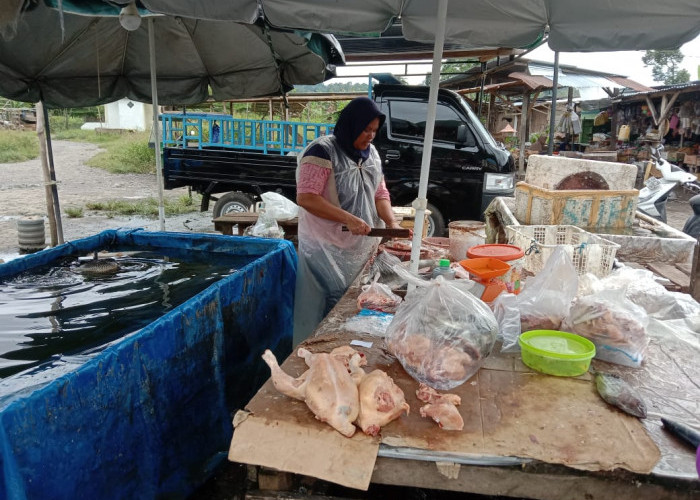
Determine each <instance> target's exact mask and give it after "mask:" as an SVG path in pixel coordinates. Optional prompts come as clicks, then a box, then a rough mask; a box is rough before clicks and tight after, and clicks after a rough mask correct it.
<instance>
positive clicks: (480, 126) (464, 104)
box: [458, 94, 498, 148]
mask: <svg viewBox="0 0 700 500" xmlns="http://www.w3.org/2000/svg"><path fill="white" fill-rule="evenodd" d="M458 97H459V100H460V103H461V104H462V108H464V110H465V112H466V113H467V114H468V115H469V117H470V118H471V119H472V124H473V125H474V128H476V129H478V132H480V133H481V137H483V138H484V141H485V142H488V143H489V144H490V145H491V146H493V147H494V148H495V147H498V145H497V144H496V141H495V140H494V138H493V136H491V134H490V133H489V132H488V130H486V127H484V125H483V124H482V123H481V120H479V118H477V116H476V114H474V112H473V111H472V108H471V106H469V104H468V103H467V101H465V100H464V98H463V97H462V96H461V95H459V94H458Z"/></svg>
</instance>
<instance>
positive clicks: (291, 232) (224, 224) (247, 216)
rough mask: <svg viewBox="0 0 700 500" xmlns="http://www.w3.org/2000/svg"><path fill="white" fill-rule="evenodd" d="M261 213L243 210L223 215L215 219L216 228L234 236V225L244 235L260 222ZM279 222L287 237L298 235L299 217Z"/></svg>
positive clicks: (238, 232)
mask: <svg viewBox="0 0 700 500" xmlns="http://www.w3.org/2000/svg"><path fill="white" fill-rule="evenodd" d="M259 215H260V214H259V213H258V212H241V213H230V214H226V215H222V216H220V217H217V218H216V219H214V229H215V230H216V231H219V232H220V233H222V234H228V235H230V236H233V227H234V226H237V227H238V230H237V232H236V234H237V235H238V236H243V234H244V232H245V230H246V229H247V228H248V227H250V226H252V225H253V224H255V223H256V222H258V216H259ZM277 224H278V225H279V226H280V227H281V228H282V230H283V231H284V236H285V238H287V239H289V237H291V236H296V235H297V226H298V224H299V219H298V218H297V217H294V218H293V219H290V220H285V221H277Z"/></svg>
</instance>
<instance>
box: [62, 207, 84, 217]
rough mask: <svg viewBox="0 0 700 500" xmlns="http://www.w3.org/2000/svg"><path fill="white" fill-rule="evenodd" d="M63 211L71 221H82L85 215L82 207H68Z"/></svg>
mask: <svg viewBox="0 0 700 500" xmlns="http://www.w3.org/2000/svg"><path fill="white" fill-rule="evenodd" d="M63 211H64V212H65V213H66V215H67V216H68V217H69V218H71V219H80V218H81V217H83V215H84V214H83V208H82V207H66V208H65V209H64V210H63Z"/></svg>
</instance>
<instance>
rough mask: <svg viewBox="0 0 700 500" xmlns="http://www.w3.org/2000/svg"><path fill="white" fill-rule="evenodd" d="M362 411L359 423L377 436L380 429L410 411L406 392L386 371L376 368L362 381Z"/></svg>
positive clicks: (366, 431)
mask: <svg viewBox="0 0 700 500" xmlns="http://www.w3.org/2000/svg"><path fill="white" fill-rule="evenodd" d="M359 395H360V413H359V416H358V417H357V421H356V423H357V425H359V426H360V428H361V429H362V431H363V432H364V433H365V434H368V435H370V436H376V435H377V434H379V431H380V429H381V428H382V427H383V426H385V425H386V424H388V423H389V422H391V421H392V420H395V419H397V418H399V416H400V415H401V413H403V412H404V411H405V412H406V414H408V412H409V411H410V407H409V406H408V403H406V399H405V397H404V393H403V391H402V390H401V388H400V387H399V386H397V385H396V384H395V383H394V381H393V380H392V379H391V377H390V376H389V375H387V374H386V372H384V371H382V370H374V371H373V372H371V373H368V374H367V375H365V376H364V377H362V380H361V381H360V386H359Z"/></svg>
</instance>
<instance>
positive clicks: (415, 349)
mask: <svg viewBox="0 0 700 500" xmlns="http://www.w3.org/2000/svg"><path fill="white" fill-rule="evenodd" d="M412 282H413V283H414V284H416V285H417V287H416V288H415V289H414V290H413V291H411V292H409V294H408V295H407V296H406V300H405V301H404V302H403V304H401V306H400V307H399V309H398V310H397V311H396V315H395V316H394V320H393V321H392V322H391V325H389V328H388V330H387V334H386V342H387V345H388V347H389V351H390V352H391V353H392V354H393V355H394V356H396V358H397V359H398V360H399V362H400V363H401V364H402V365H403V367H404V369H405V370H406V371H407V372H408V373H409V374H410V375H411V376H412V377H413V378H414V379H416V380H417V381H418V382H422V383H424V384H426V385H429V386H430V387H433V388H434V389H438V390H448V389H452V388H454V387H457V386H458V385H460V384H463V383H464V382H465V381H466V380H468V379H469V378H470V377H471V376H472V375H474V374H475V373H476V372H477V371H478V369H479V368H480V367H481V365H482V364H483V362H484V359H485V358H486V357H487V356H488V355H489V354H490V353H491V349H492V348H493V344H494V342H495V341H496V333H497V331H498V323H497V321H496V318H495V317H494V315H493V312H491V310H490V309H489V308H488V306H487V305H486V304H484V303H483V302H482V301H481V300H479V299H478V298H476V297H475V296H473V295H472V294H471V293H469V292H468V291H467V289H468V288H469V287H470V286H471V285H472V284H473V283H472V282H466V283H465V284H462V283H460V282H458V281H453V280H450V281H447V280H445V279H443V278H442V277H441V276H440V277H438V278H436V279H435V280H431V281H429V282H426V281H422V280H419V279H416V280H415V281H412Z"/></svg>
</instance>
